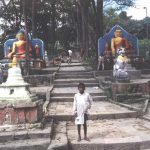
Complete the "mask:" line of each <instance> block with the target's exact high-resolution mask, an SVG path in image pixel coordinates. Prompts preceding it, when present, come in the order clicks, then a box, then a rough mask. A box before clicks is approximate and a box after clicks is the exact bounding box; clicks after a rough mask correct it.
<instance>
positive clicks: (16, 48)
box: [8, 31, 32, 59]
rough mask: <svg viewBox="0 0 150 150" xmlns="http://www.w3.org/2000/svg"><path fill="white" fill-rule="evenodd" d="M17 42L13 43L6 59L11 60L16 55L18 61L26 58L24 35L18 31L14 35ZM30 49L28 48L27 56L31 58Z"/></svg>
mask: <svg viewBox="0 0 150 150" xmlns="http://www.w3.org/2000/svg"><path fill="white" fill-rule="evenodd" d="M16 38H17V41H16V42H14V43H13V46H12V51H10V52H9V53H8V58H13V55H16V57H17V58H18V59H24V58H25V57H26V44H27V41H26V39H25V33H24V32H23V31H19V32H18V33H17V35H16ZM31 50H32V49H31V47H30V46H29V55H30V56H31Z"/></svg>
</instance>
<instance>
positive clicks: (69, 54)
mask: <svg viewBox="0 0 150 150" xmlns="http://www.w3.org/2000/svg"><path fill="white" fill-rule="evenodd" d="M71 59H72V50H68V58H67V62H68V64H71Z"/></svg>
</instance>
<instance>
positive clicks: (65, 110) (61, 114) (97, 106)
mask: <svg viewBox="0 0 150 150" xmlns="http://www.w3.org/2000/svg"><path fill="white" fill-rule="evenodd" d="M72 107H73V103H72V102H52V103H50V104H49V107H48V113H47V114H46V116H45V117H46V118H47V119H48V120H49V119H55V120H59V121H70V120H72V119H73V115H72V114H73V110H72ZM89 114H90V115H89V119H90V120H97V119H106V118H107V119H118V118H130V117H137V116H138V115H139V114H138V112H136V111H130V110H128V109H126V108H124V107H120V106H118V105H115V104H112V103H109V102H104V101H99V102H96V101H95V102H93V104H92V107H91V109H90V111H89Z"/></svg>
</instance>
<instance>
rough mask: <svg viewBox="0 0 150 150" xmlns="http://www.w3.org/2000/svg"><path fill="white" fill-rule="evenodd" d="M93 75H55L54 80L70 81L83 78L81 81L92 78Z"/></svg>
mask: <svg viewBox="0 0 150 150" xmlns="http://www.w3.org/2000/svg"><path fill="white" fill-rule="evenodd" d="M93 77H94V76H93V75H86V74H85V75H80V74H78V75H56V76H55V78H56V79H71V78H83V79H88V78H93Z"/></svg>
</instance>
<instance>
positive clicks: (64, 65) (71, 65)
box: [61, 63, 86, 67]
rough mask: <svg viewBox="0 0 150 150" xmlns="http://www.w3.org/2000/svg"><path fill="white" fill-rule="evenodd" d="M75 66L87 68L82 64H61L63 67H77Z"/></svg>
mask: <svg viewBox="0 0 150 150" xmlns="http://www.w3.org/2000/svg"><path fill="white" fill-rule="evenodd" d="M75 66H86V65H83V64H81V63H71V64H68V63H61V67H75Z"/></svg>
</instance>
